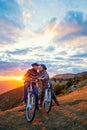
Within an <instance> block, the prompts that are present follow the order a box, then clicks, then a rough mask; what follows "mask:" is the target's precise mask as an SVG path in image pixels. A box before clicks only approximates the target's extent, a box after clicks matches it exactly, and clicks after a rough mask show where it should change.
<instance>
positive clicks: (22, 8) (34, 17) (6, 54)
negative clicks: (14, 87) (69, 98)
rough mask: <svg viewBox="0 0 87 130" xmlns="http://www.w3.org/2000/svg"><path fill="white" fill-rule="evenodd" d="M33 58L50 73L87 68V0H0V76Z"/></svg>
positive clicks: (18, 69) (20, 69) (18, 73)
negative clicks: (45, 66)
mask: <svg viewBox="0 0 87 130" xmlns="http://www.w3.org/2000/svg"><path fill="white" fill-rule="evenodd" d="M32 62H38V63H44V64H46V65H47V68H48V72H49V74H50V75H55V74H59V73H79V72H82V71H87V0H0V79H1V80H2V79H3V76H5V77H4V78H6V77H7V76H8V78H10V77H11V78H12V77H13V78H15V76H21V75H23V74H24V73H25V72H26V70H27V69H28V68H29V67H30V65H31V63H32ZM19 78H21V77H19Z"/></svg>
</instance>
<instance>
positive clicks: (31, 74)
mask: <svg viewBox="0 0 87 130" xmlns="http://www.w3.org/2000/svg"><path fill="white" fill-rule="evenodd" d="M37 70H38V64H37V63H33V64H32V68H31V69H29V70H28V71H27V72H26V74H25V75H24V101H25V103H26V102H27V88H28V87H29V86H30V80H33V81H34V82H33V83H32V85H33V91H34V94H35V97H36V107H37V109H38V88H37V86H36V82H35V80H36V79H37V76H38V72H37Z"/></svg>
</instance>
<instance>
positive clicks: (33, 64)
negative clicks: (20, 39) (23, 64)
mask: <svg viewBox="0 0 87 130" xmlns="http://www.w3.org/2000/svg"><path fill="white" fill-rule="evenodd" d="M31 66H39V64H38V63H36V62H35V63H32V64H31Z"/></svg>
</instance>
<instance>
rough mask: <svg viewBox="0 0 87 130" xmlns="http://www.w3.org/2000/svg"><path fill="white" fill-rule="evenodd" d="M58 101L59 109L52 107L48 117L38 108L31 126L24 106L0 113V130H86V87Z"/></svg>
mask: <svg viewBox="0 0 87 130" xmlns="http://www.w3.org/2000/svg"><path fill="white" fill-rule="evenodd" d="M58 99H59V101H60V103H61V105H60V107H57V106H53V107H52V110H51V112H50V113H49V115H47V114H46V113H45V112H44V110H43V109H42V108H40V111H37V112H36V117H35V119H34V121H33V122H32V123H31V124H30V123H28V122H27V121H26V119H25V106H24V105H21V106H18V107H16V108H13V109H11V110H7V111H4V112H0V130H87V87H83V88H82V89H79V90H77V91H75V92H72V93H71V94H68V95H65V96H61V97H58Z"/></svg>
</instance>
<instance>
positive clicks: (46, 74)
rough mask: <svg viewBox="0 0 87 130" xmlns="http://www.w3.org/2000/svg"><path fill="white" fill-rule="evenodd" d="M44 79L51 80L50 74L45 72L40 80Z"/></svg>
mask: <svg viewBox="0 0 87 130" xmlns="http://www.w3.org/2000/svg"><path fill="white" fill-rule="evenodd" d="M44 79H49V75H48V73H47V72H46V71H45V72H43V73H42V74H41V75H40V77H39V80H44Z"/></svg>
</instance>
